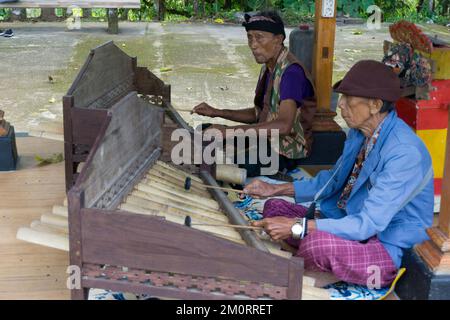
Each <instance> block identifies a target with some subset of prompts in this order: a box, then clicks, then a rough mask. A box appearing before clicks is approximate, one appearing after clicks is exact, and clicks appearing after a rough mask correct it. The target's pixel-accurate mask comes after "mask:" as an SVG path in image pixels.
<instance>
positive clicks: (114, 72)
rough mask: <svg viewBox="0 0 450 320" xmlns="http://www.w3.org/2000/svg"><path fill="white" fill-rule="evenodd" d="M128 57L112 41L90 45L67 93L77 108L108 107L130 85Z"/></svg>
mask: <svg viewBox="0 0 450 320" xmlns="http://www.w3.org/2000/svg"><path fill="white" fill-rule="evenodd" d="M133 82H134V70H133V63H132V58H131V57H130V56H128V55H127V54H126V53H125V52H123V51H122V50H120V49H119V48H118V47H117V46H116V45H115V44H114V43H113V42H112V41H111V42H108V43H106V44H104V45H102V46H99V47H97V48H95V49H93V50H92V51H91V53H90V56H89V57H88V59H87V61H86V63H85V65H84V66H83V68H82V70H81V71H80V73H79V75H78V76H77V78H76V79H75V81H74V83H73V85H72V87H71V88H70V89H69V91H68V93H67V95H72V96H73V97H74V105H75V107H79V108H90V109H101V108H109V107H110V106H111V102H115V101H117V100H118V99H120V98H121V97H123V96H124V95H125V94H127V93H128V92H130V91H131V89H132V87H133V86H134V84H133Z"/></svg>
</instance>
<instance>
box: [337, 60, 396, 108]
mask: <svg viewBox="0 0 450 320" xmlns="http://www.w3.org/2000/svg"><path fill="white" fill-rule="evenodd" d="M333 89H334V91H335V92H338V93H342V94H345V95H348V96H355V97H363V98H372V99H381V100H384V101H390V102H395V101H397V100H398V99H399V98H400V97H401V96H402V89H401V87H400V79H399V78H398V76H397V75H396V74H395V73H394V71H393V70H392V69H391V68H390V67H388V66H386V65H385V64H383V63H381V62H378V61H375V60H362V61H359V62H357V63H356V64H355V65H354V66H353V67H351V68H350V70H349V71H348V72H347V74H346V75H345V76H344V79H342V80H341V81H339V82H337V83H335V85H334V86H333Z"/></svg>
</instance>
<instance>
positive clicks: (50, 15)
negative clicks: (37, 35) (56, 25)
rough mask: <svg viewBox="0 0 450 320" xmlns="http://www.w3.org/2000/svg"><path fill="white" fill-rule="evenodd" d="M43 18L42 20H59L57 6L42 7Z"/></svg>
mask: <svg viewBox="0 0 450 320" xmlns="http://www.w3.org/2000/svg"><path fill="white" fill-rule="evenodd" d="M41 20H42V21H57V20H58V17H57V16H56V12H55V8H42V9H41Z"/></svg>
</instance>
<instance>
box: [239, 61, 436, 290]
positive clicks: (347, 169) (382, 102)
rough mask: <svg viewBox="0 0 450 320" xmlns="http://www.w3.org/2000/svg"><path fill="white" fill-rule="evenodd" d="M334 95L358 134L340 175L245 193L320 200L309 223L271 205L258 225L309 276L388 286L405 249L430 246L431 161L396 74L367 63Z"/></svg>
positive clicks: (294, 209)
mask: <svg viewBox="0 0 450 320" xmlns="http://www.w3.org/2000/svg"><path fill="white" fill-rule="evenodd" d="M334 90H335V91H336V92H338V93H341V97H340V100H339V103H338V107H339V108H340V109H341V113H342V117H343V118H344V120H345V122H346V123H347V125H348V126H349V127H350V132H349V134H348V137H347V141H346V143H345V147H344V151H343V154H342V156H341V158H340V159H339V160H338V161H337V163H336V165H335V166H334V168H332V169H331V170H327V171H321V172H320V173H319V174H318V175H317V176H316V177H315V178H313V179H303V180H300V181H296V182H294V183H290V184H281V185H271V184H267V183H264V182H262V181H260V180H258V179H255V180H254V181H252V182H251V183H250V184H249V185H247V186H246V187H245V189H244V191H245V192H247V193H249V194H252V195H254V196H257V197H274V196H281V195H288V196H294V197H295V201H296V202H297V203H302V202H307V201H314V203H315V202H316V201H317V202H318V203H319V204H320V212H319V213H317V212H316V214H314V211H312V210H309V211H310V213H312V214H311V215H310V214H308V217H306V219H305V216H306V215H307V208H306V207H303V206H301V205H296V204H292V203H290V202H286V201H283V200H280V199H270V200H268V201H266V203H265V207H264V212H263V216H264V217H265V218H264V219H263V220H260V221H258V222H254V223H253V224H254V225H255V226H262V227H264V228H265V230H266V231H267V233H268V234H269V235H270V236H271V237H272V238H273V239H275V240H287V242H288V243H289V244H291V245H292V246H294V247H296V248H297V251H296V252H297V255H298V256H300V257H303V258H304V261H305V268H306V269H312V270H316V271H317V270H319V271H326V272H332V273H334V275H335V276H336V277H337V278H339V279H341V280H344V281H347V282H351V283H356V284H362V285H368V281H369V280H370V281H372V280H374V276H375V277H376V276H377V275H379V279H378V280H379V281H378V283H379V285H381V286H386V285H388V284H389V283H390V282H391V281H392V280H393V279H394V278H395V276H396V273H397V269H398V268H399V267H400V265H401V260H402V254H403V252H402V250H403V249H406V248H411V247H412V246H414V245H415V244H418V243H420V242H423V241H425V240H427V239H428V236H427V233H426V231H425V230H426V229H427V228H428V227H430V226H431V224H432V221H433V206H434V192H433V179H432V177H433V171H432V166H431V158H430V155H429V153H428V150H427V149H426V147H425V145H424V144H423V142H422V141H421V140H420V139H419V138H418V137H417V136H416V134H415V133H414V132H413V131H412V130H411V128H410V127H408V125H407V124H405V122H403V121H402V120H401V119H400V118H398V116H397V113H396V111H395V110H394V105H393V103H394V102H395V101H396V100H397V99H398V98H400V96H401V90H400V81H399V79H398V77H397V76H396V75H395V74H394V72H393V71H392V70H391V69H390V68H389V67H387V66H385V65H384V64H382V63H381V62H377V61H371V60H365V61H360V62H358V63H357V64H355V65H354V66H353V67H352V68H351V69H350V71H349V72H348V73H347V74H346V76H345V77H344V79H343V80H342V81H341V82H339V83H337V84H336V85H335V86H334ZM317 215H319V217H317ZM375 280H376V279H375ZM370 284H371V285H372V284H373V283H370Z"/></svg>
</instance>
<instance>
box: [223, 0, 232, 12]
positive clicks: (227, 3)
mask: <svg viewBox="0 0 450 320" xmlns="http://www.w3.org/2000/svg"><path fill="white" fill-rule="evenodd" d="M223 8H224V9H226V10H230V9H231V0H225V3H224V4H223Z"/></svg>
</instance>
